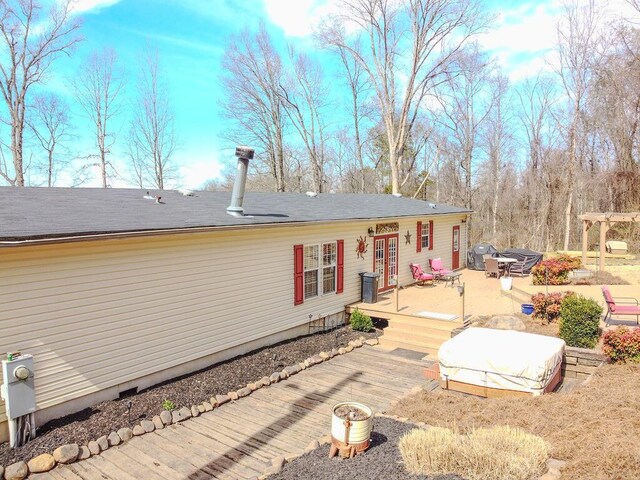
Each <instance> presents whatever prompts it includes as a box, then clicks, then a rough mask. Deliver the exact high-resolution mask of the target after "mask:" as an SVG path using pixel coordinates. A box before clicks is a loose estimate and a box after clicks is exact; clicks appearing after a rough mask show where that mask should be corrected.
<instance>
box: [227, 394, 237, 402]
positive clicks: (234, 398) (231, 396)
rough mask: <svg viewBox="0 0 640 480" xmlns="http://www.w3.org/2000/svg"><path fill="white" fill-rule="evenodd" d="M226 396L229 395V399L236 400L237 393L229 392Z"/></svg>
mask: <svg viewBox="0 0 640 480" xmlns="http://www.w3.org/2000/svg"><path fill="white" fill-rule="evenodd" d="M227 397H229V398H230V399H231V400H233V401H236V400H237V399H238V398H240V397H238V394H237V393H236V392H229V393H227Z"/></svg>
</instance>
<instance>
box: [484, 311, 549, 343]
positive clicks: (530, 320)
mask: <svg viewBox="0 0 640 480" xmlns="http://www.w3.org/2000/svg"><path fill="white" fill-rule="evenodd" d="M513 316H514V317H518V318H519V319H520V320H522V321H523V322H524V325H525V327H526V330H525V331H527V332H529V333H537V334H538V335H546V336H548V337H557V336H558V323H557V322H556V323H543V322H542V321H541V320H538V319H536V318H534V317H533V316H532V315H524V314H522V313H516V314H513ZM491 318H492V315H485V316H482V317H479V318H478V319H477V320H476V321H474V322H473V325H472V326H474V327H484V326H486V324H487V323H488V322H489V320H491Z"/></svg>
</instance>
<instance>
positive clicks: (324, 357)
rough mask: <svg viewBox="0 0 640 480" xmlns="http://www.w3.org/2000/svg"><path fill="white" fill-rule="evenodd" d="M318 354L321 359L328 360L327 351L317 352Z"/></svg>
mask: <svg viewBox="0 0 640 480" xmlns="http://www.w3.org/2000/svg"><path fill="white" fill-rule="evenodd" d="M318 356H319V357H320V358H321V359H322V360H329V358H330V357H329V354H328V353H327V352H320V353H319V354H318Z"/></svg>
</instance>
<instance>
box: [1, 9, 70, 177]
mask: <svg viewBox="0 0 640 480" xmlns="http://www.w3.org/2000/svg"><path fill="white" fill-rule="evenodd" d="M72 3H73V2H72V0H65V1H63V2H53V5H52V7H51V8H50V9H49V10H48V11H47V12H46V13H43V11H42V7H41V5H40V4H39V3H38V2H36V1H35V0H0V34H1V35H2V39H1V40H0V45H1V47H0V91H1V92H2V97H3V98H4V100H5V102H6V104H7V109H8V112H9V119H8V121H7V123H8V124H9V125H10V127H11V143H10V148H11V156H12V159H13V162H12V163H13V165H12V170H13V172H10V171H9V169H8V168H7V165H6V163H3V164H0V165H2V168H0V177H2V178H3V179H4V180H6V181H7V182H8V183H9V184H10V185H16V186H24V184H25V181H24V173H25V165H24V160H23V140H24V130H25V119H26V111H27V108H28V105H29V101H28V94H29V91H30V89H31V87H32V86H33V85H35V84H38V83H42V81H43V79H44V75H45V73H46V72H47V70H48V69H49V67H50V66H51V64H52V62H53V61H54V60H55V59H56V58H58V57H59V56H60V55H62V54H68V53H69V52H70V51H71V49H72V48H73V47H74V45H75V44H76V43H78V42H79V41H80V37H78V36H77V30H78V28H79V27H80V22H79V20H78V19H77V18H71V16H70V12H71V6H72Z"/></svg>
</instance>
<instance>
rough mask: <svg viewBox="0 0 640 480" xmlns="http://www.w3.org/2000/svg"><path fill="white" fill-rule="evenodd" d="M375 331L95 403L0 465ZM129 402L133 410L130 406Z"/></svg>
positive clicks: (335, 336)
mask: <svg viewBox="0 0 640 480" xmlns="http://www.w3.org/2000/svg"><path fill="white" fill-rule="evenodd" d="M376 335H377V333H375V332H374V333H369V334H363V333H361V332H353V331H352V330H351V329H350V328H349V327H342V328H339V329H337V330H333V331H330V332H325V333H318V334H315V335H309V336H306V337H299V338H297V339H293V340H289V341H286V342H282V343H279V344H276V345H272V346H269V347H265V348H263V349H260V350H256V351H254V352H251V353H249V354H246V355H244V356H240V357H236V358H233V359H231V360H228V361H226V362H223V363H220V364H217V365H213V366H212V367H209V368H207V369H204V370H201V371H199V372H195V373H192V374H189V375H185V376H183V377H179V378H177V379H174V380H171V381H169V382H165V383H163V384H160V385H156V386H154V387H152V388H150V389H148V390H144V391H141V392H139V393H137V394H135V395H132V396H129V397H126V398H120V399H117V400H111V401H107V402H102V403H99V404H96V405H94V406H92V407H90V408H87V409H85V410H82V411H80V412H78V413H75V414H73V415H68V416H66V417H62V418H59V419H56V420H52V421H51V422H49V423H47V424H46V425H43V426H42V427H40V428H39V429H38V432H37V433H38V436H37V437H36V438H35V439H34V440H32V441H31V442H29V443H27V444H26V445H24V446H23V447H20V448H16V449H11V448H9V444H8V443H3V444H1V445H0V466H2V465H4V466H7V465H10V464H12V463H14V462H17V461H19V460H24V461H28V460H30V459H32V458H33V457H36V456H37V455H40V454H41V453H51V452H53V450H54V449H55V448H57V447H59V446H61V445H64V444H67V443H78V444H79V445H83V444H84V445H86V444H87V443H88V442H89V441H90V440H95V439H96V438H99V437H100V436H102V435H109V433H110V432H112V431H115V430H117V429H119V428H122V427H125V426H128V427H133V425H135V424H136V423H138V422H139V421H140V420H141V419H143V418H148V419H151V417H153V416H154V415H157V414H159V413H160V412H161V411H162V402H163V401H164V400H170V401H172V402H173V403H174V404H175V405H176V407H182V406H188V407H190V406H191V405H196V404H198V403H202V402H203V401H205V400H208V399H209V398H210V397H212V396H214V395H216V394H226V393H227V392H230V391H234V390H237V389H239V388H242V387H245V386H246V385H247V383H250V382H253V381H255V380H259V379H260V378H262V377H264V376H265V375H271V374H272V373H273V372H274V371H279V370H282V369H283V368H284V367H286V366H289V365H293V364H296V363H299V362H301V361H303V360H305V359H306V358H309V357H311V356H313V355H317V354H318V353H320V352H321V351H327V350H331V349H332V348H334V347H335V348H339V347H341V346H346V345H347V343H348V342H349V341H350V340H354V339H356V338H358V337H360V336H364V337H366V338H370V337H375V336H376ZM129 402H131V412H130V414H129V413H128V412H127V404H128V403H129Z"/></svg>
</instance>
